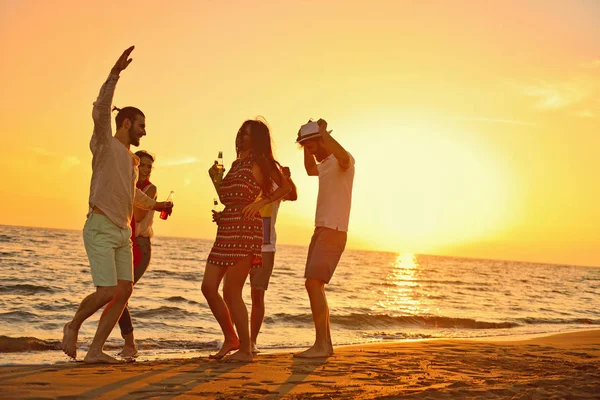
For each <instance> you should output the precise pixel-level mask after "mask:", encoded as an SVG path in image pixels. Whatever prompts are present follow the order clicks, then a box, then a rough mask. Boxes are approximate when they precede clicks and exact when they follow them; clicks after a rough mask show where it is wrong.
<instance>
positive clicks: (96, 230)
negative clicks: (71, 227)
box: [83, 213, 133, 286]
mask: <svg viewBox="0 0 600 400" xmlns="http://www.w3.org/2000/svg"><path fill="white" fill-rule="evenodd" d="M83 244H84V245H85V251H86V253H87V256H88V259H89V260H90V267H91V271H92V280H93V281H94V285H96V286H117V280H122V281H131V282H133V253H132V251H131V245H132V244H131V228H129V227H128V228H120V227H118V226H117V225H115V224H114V223H113V222H112V221H111V220H110V219H108V217H106V216H104V215H100V214H95V213H90V215H89V216H88V219H87V220H86V221H85V226H84V227H83Z"/></svg>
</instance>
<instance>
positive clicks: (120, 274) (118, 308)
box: [83, 227, 133, 364]
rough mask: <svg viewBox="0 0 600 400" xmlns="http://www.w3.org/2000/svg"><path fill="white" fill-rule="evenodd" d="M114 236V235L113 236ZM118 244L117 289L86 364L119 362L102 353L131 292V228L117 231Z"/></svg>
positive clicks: (88, 354) (116, 249) (104, 315)
mask: <svg viewBox="0 0 600 400" xmlns="http://www.w3.org/2000/svg"><path fill="white" fill-rule="evenodd" d="M115 236H116V235H115ZM119 237H120V242H118V247H116V248H115V258H114V261H115V270H116V274H117V287H116V289H115V291H114V296H113V298H112V299H111V301H110V302H109V303H108V304H107V305H106V307H104V311H103V312H102V315H101V316H100V321H99V322H98V329H96V334H95V335H94V339H93V340H92V344H91V345H90V350H89V351H88V353H87V355H86V356H85V358H84V359H83V361H84V362H86V363H91V364H95V363H118V362H119V361H118V360H117V359H115V358H113V357H111V356H109V355H108V354H105V353H104V351H103V348H104V343H105V342H106V339H108V336H109V335H110V333H111V332H112V330H113V328H114V327H115V325H116V324H117V321H118V320H119V318H120V317H121V314H122V313H123V309H124V308H125V305H126V304H127V301H129V297H131V293H132V292H133V253H132V250H131V239H130V238H131V228H129V227H128V228H126V229H119Z"/></svg>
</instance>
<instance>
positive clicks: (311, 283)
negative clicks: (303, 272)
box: [304, 278, 325, 292]
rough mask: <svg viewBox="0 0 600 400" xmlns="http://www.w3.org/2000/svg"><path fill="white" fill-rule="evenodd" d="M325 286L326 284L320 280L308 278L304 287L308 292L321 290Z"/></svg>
mask: <svg viewBox="0 0 600 400" xmlns="http://www.w3.org/2000/svg"><path fill="white" fill-rule="evenodd" d="M324 286H325V283H324V282H323V281H321V280H318V279H312V278H307V279H306V281H304V287H305V288H306V290H307V291H308V292H313V291H316V290H321V289H322V288H323V287H324Z"/></svg>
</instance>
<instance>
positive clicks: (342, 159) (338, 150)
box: [317, 119, 351, 171]
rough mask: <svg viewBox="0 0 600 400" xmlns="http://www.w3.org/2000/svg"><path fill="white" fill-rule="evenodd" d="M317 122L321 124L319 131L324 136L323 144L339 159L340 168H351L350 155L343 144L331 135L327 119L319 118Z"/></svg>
mask: <svg viewBox="0 0 600 400" xmlns="http://www.w3.org/2000/svg"><path fill="white" fill-rule="evenodd" d="M317 123H318V124H319V133H320V134H321V137H322V138H323V145H324V146H325V148H326V149H327V150H329V151H330V152H332V153H333V156H334V157H335V158H336V160H337V161H338V164H339V165H340V168H342V170H344V171H346V170H347V169H348V168H350V163H351V160H350V155H349V154H348V152H347V151H346V150H345V149H344V148H343V147H342V145H341V144H339V143H338V142H337V140H335V139H334V138H332V137H331V131H327V121H325V120H324V119H319V120H318V121H317Z"/></svg>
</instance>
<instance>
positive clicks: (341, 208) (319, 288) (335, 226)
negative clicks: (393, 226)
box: [295, 119, 354, 358]
mask: <svg viewBox="0 0 600 400" xmlns="http://www.w3.org/2000/svg"><path fill="white" fill-rule="evenodd" d="M297 142H298V143H299V144H300V145H301V146H302V147H303V148H304V167H305V168H306V172H307V173H308V175H309V176H318V177H319V195H318V197H317V209H316V213H315V231H314V233H313V236H312V239H311V242H310V247H309V249H308V256H307V259H306V268H305V271H304V278H305V279H306V280H305V287H306V291H307V292H308V297H309V299H310V308H311V311H312V315H313V322H314V324H315V343H314V345H313V346H312V347H311V348H309V349H308V350H305V351H303V352H301V353H298V354H296V355H295V357H300V358H324V357H329V356H331V355H332V354H333V344H332V341H331V328H330V318H329V306H328V304H327V297H326V296H325V285H326V284H328V283H329V281H330V280H331V278H332V276H333V273H334V272H335V269H336V267H337V265H338V262H339V260H340V257H341V256H342V253H343V252H344V249H345V248H346V240H347V232H348V222H349V219H350V205H351V202H352V184H353V181H354V158H353V157H352V155H351V154H350V153H348V152H347V151H346V150H345V149H344V148H343V147H342V145H340V144H339V143H338V142H337V140H335V139H334V138H333V137H331V131H328V130H327V122H326V121H325V120H323V119H319V120H318V121H317V122H314V121H310V122H308V123H307V124H304V125H302V127H301V128H300V131H298V139H297Z"/></svg>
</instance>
